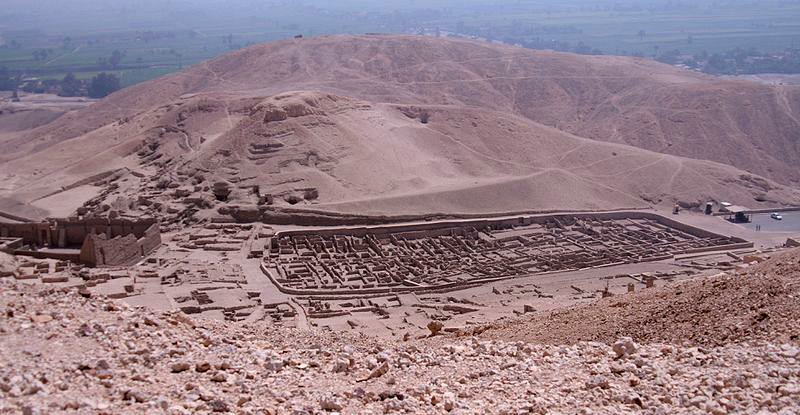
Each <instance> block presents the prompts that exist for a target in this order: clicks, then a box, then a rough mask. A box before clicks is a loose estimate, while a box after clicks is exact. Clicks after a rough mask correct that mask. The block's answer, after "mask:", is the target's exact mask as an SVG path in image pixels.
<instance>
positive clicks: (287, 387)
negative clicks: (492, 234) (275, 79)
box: [0, 281, 800, 414]
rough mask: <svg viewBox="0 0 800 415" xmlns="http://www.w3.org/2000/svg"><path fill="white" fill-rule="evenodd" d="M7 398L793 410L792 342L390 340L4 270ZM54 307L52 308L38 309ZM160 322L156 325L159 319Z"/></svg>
mask: <svg viewBox="0 0 800 415" xmlns="http://www.w3.org/2000/svg"><path fill="white" fill-rule="evenodd" d="M0 284H2V286H0V288H2V289H1V290H0V310H1V311H2V315H3V319H2V320H0V413H20V412H21V413H31V414H38V413H58V412H65V411H73V412H76V413H93V414H102V413H105V414H112V413H167V414H193V413H237V414H261V413H268V414H275V413H280V414H283V413H288V414H314V413H335V412H336V413H358V414H381V413H459V414H472V413H481V414H484V413H485V414H518V413H533V414H544V413H592V414H620V413H646V414H673V413H708V414H729V413H747V414H753V413H779V414H793V413H797V412H796V411H797V408H798V407H800V347H798V346H797V345H796V344H772V343H769V342H763V341H758V342H753V343H743V344H729V345H725V346H722V347H688V346H677V345H669V344H644V345H637V344H636V343H634V341H633V340H631V339H630V338H621V339H619V341H618V342H615V343H613V344H612V345H611V346H609V345H607V344H603V343H597V342H582V343H577V344H574V345H569V346H559V345H542V344H531V343H523V342H503V341H489V340H479V339H477V338H472V337H446V336H436V337H435V338H430V339H421V340H418V341H412V342H398V343H386V342H379V341H377V340H374V339H371V338H369V337H363V336H356V335H350V334H346V333H336V332H332V333H331V332H310V331H299V330H295V329H280V330H275V328H274V327H270V326H260V325H257V324H255V325H240V326H238V325H226V324H225V323H224V322H218V321H206V320H192V319H189V318H188V317H186V316H185V315H182V314H180V313H162V314H154V313H152V312H150V311H148V310H146V309H137V308H131V307H129V306H127V305H126V304H124V303H111V302H110V301H109V300H105V299H101V298H89V299H87V298H84V297H83V296H81V295H80V294H79V293H78V292H76V291H73V292H67V293H64V292H60V291H56V290H43V289H41V288H36V287H27V286H22V285H17V284H15V283H13V282H5V281H4V282H0ZM42 315H47V316H50V317H51V318H52V319H50V320H48V319H41V318H36V319H31V317H32V316H42ZM153 323H156V324H153Z"/></svg>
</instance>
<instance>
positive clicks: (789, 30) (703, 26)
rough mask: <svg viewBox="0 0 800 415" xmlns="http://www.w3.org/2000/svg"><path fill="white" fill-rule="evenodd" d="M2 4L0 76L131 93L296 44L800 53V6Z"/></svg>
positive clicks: (507, 0)
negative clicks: (469, 39) (302, 40)
mask: <svg viewBox="0 0 800 415" xmlns="http://www.w3.org/2000/svg"><path fill="white" fill-rule="evenodd" d="M4 3H7V4H4V10H2V11H0V67H7V68H9V69H11V70H14V71H18V72H20V73H22V74H24V75H25V76H33V77H39V78H41V79H59V78H61V77H63V76H64V75H65V74H66V73H67V72H73V73H75V74H76V75H77V76H78V77H79V78H84V79H85V78H89V77H91V76H93V75H95V74H96V73H98V72H103V71H105V72H114V73H116V74H117V75H118V76H120V79H121V81H122V85H123V86H127V85H132V84H135V83H137V82H142V81H144V80H147V79H152V78H154V77H157V76H161V75H164V74H167V73H170V72H173V71H176V70H179V69H180V68H182V67H186V66H188V65H192V64H195V63H198V62H200V61H202V60H205V59H209V58H212V57H214V56H218V55H220V54H223V53H226V52H228V51H230V50H233V49H237V48H241V47H245V46H248V45H251V44H255V43H260V42H268V41H274V40H278V39H284V38H288V37H292V36H294V35H296V34H303V35H305V36H316V35H321V34H331V33H366V32H382V33H435V32H450V33H460V34H464V35H470V36H478V37H484V38H487V39H492V40H502V41H508V42H515V43H523V44H528V45H531V44H532V45H534V46H533V47H536V45H540V46H541V47H551V45H559V44H560V45H565V44H568V45H570V47H574V46H576V45H579V44H582V45H584V46H585V47H586V48H588V49H592V50H595V51H598V52H602V53H603V54H628V55H631V54H638V55H642V56H654V55H657V54H658V53H659V52H662V51H667V50H670V51H671V50H674V49H678V50H680V51H681V53H685V54H697V53H701V52H703V51H706V52H708V53H711V54H713V53H717V52H724V51H727V50H731V49H734V48H745V49H747V48H756V49H758V50H760V51H780V50H784V49H787V48H797V47H800V1H789V0H781V1H778V0H776V1H771V0H764V1H758V2H754V1H750V0H727V1H694V2H684V1H679V0H658V1H655V0H652V1H651V0H618V1H583V0H568V1H558V2H556V1H541V0H538V1H537V0H528V1H525V0H497V1H492V2H483V1H477V0H463V1H453V0H430V1H422V0H396V1H383V2H377V1H366V0H349V1H347V0H344V1H325V0H308V1H302V2H293V1H258V0H233V1H222V0H205V1H188V0H173V1H167V2H164V1H157V0H142V1H136V2H133V1H115V2H107V3H102V2H100V3H99V2H95V1H88V0H72V1H70V2H63V1H57V0H37V1H36V2H29V1H24V0H5V1H4ZM65 3H68V4H65ZM65 39H68V40H65ZM553 48H556V49H559V48H560V47H553ZM562 49H563V48H562ZM115 50H118V51H121V52H124V54H125V56H124V58H123V59H122V60H121V61H120V62H119V63H118V64H117V65H109V64H102V63H99V62H98V60H99V59H100V60H102V59H108V58H109V57H110V56H111V54H112V52H113V51H115ZM566 50H570V49H566ZM42 51H47V52H46V56H45V57H44V58H42V57H41V56H38V59H37V58H35V57H34V55H35V54H41V53H43V52H42Z"/></svg>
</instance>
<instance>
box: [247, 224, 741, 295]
mask: <svg viewBox="0 0 800 415" xmlns="http://www.w3.org/2000/svg"><path fill="white" fill-rule="evenodd" d="M751 246H752V243H750V242H747V241H744V240H742V239H738V238H731V237H725V236H721V235H717V234H713V233H711V232H707V231H703V230H701V229H697V228H693V227H690V226H687V225H685V224H681V223H679V222H675V221H671V220H669V219H666V218H663V217H661V216H658V215H654V214H649V213H642V212H640V213H627V216H624V215H620V214H614V213H609V214H595V215H559V216H540V217H535V216H534V217H520V218H514V219H507V220H480V221H463V222H452V223H444V224H441V223H440V224H424V225H413V226H387V227H380V228H356V229H337V230H325V231H314V232H305V231H290V232H282V233H279V234H278V235H277V236H276V237H274V238H273V239H272V242H271V246H270V249H269V252H268V254H267V255H266V257H265V262H264V263H263V264H262V265H263V266H262V270H263V271H264V272H265V273H266V274H267V275H268V276H269V277H270V278H271V279H272V280H273V281H274V282H275V283H276V285H277V286H278V287H279V288H280V289H281V290H282V291H284V292H287V293H291V294H301V295H331V294H336V295H341V294H381V293H391V292H407V291H426V290H450V289H460V288H465V287H467V286H472V285H476V284H483V283H487V282H491V281H497V280H501V279H507V278H513V277H519V276H527V275H534V274H541V273H548V272H557V271H568V270H577V269H585V268H591V267H601V266H610V265H616V264H625V263H636V262H644V261H656V260H662V259H667V258H671V257H673V256H674V255H678V254H687V253H696V252H703V251H708V250H719V249H734V248H742V247H751Z"/></svg>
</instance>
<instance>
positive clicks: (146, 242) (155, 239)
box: [80, 224, 161, 266]
mask: <svg viewBox="0 0 800 415" xmlns="http://www.w3.org/2000/svg"><path fill="white" fill-rule="evenodd" d="M160 245H161V232H160V231H159V227H158V224H153V225H150V227H148V228H147V229H146V230H145V231H144V232H143V233H142V236H141V237H140V238H137V237H136V236H135V234H134V233H128V234H126V235H124V236H116V237H114V238H109V237H108V236H106V235H105V234H102V233H100V234H89V235H87V236H86V239H85V240H84V241H83V245H82V246H81V254H80V262H81V263H84V264H87V265H91V266H119V265H130V264H134V263H136V262H138V261H139V260H140V259H141V258H144V257H145V256H147V255H149V254H150V253H151V252H153V251H154V250H155V249H156V248H158V247H159V246H160Z"/></svg>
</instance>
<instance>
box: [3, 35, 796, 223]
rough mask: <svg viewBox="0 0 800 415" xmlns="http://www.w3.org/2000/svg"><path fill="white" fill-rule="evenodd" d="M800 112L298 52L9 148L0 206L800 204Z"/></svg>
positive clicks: (469, 49)
mask: <svg viewBox="0 0 800 415" xmlns="http://www.w3.org/2000/svg"><path fill="white" fill-rule="evenodd" d="M798 108H800V93H798V89H797V88H792V87H773V86H767V85H761V84H756V83H748V82H735V81H723V80H717V79H714V78H710V77H707V76H704V75H700V74H696V73H693V72H688V71H683V70H679V69H676V68H673V67H670V66H666V65H661V64H658V63H654V62H649V61H645V60H637V59H629V58H619V57H589V56H578V55H570V54H561V53H554V52H545V51H533V50H526V49H522V48H516V47H510V46H503V45H495V44H486V43H480V42H473V41H466V40H454V39H441V38H431V37H414V36H332V37H322V38H316V39H295V40H289V41H282V42H276V43H272V44H266V45H259V46H254V47H251V48H247V49H244V50H241V51H237V52H233V53H231V54H228V55H225V56H222V57H219V58H217V59H214V60H211V61H208V62H205V63H203V64H200V65H197V66H195V67H192V68H189V69H187V70H186V71H184V72H181V73H178V74H174V75H170V76H166V77H164V78H161V79H157V80H154V81H151V82H147V83H144V84H141V85H137V86H134V87H131V88H128V89H125V90H123V91H120V92H118V93H116V94H113V95H112V96H110V97H108V98H106V99H104V100H102V101H101V102H98V103H96V104H94V105H92V106H90V107H88V108H86V109H83V110H80V111H75V112H71V113H69V114H67V115H65V116H62V117H60V118H59V119H57V120H55V121H53V122H51V123H48V124H47V125H44V126H42V127H39V128H36V129H33V130H30V131H26V132H20V133H17V134H13V135H10V136H9V135H6V136H3V139H2V141H0V154H2V156H0V161H3V162H2V164H0V178H2V179H3V183H4V185H3V188H2V189H0V204H2V205H3V206H7V207H8V208H7V209H6V211H8V210H13V211H14V212H11V213H17V214H19V213H20V212H23V211H25V212H40V211H45V213H40V215H41V214H46V213H49V214H51V215H55V214H56V213H63V214H68V213H69V211H71V210H74V209H75V208H77V207H78V206H80V205H81V204H83V203H84V202H86V201H87V200H89V203H88V204H87V208H88V210H95V211H97V212H98V213H100V212H106V211H110V210H114V211H118V212H121V213H125V212H128V211H130V212H137V213H141V212H147V213H150V214H154V215H160V216H170V215H171V216H172V217H175V216H179V217H187V216H191V215H193V214H194V212H196V211H198V210H203V209H209V208H214V207H217V205H218V204H219V201H218V200H216V199H220V198H219V197H217V195H218V194H220V193H222V194H224V197H223V199H225V200H226V201H230V202H235V203H237V204H242V205H256V204H257V203H259V202H261V203H266V204H269V202H268V201H267V200H266V199H272V200H270V201H271V202H274V205H275V206H284V207H295V208H306V209H308V208H312V209H314V210H322V211H330V212H336V213H344V214H352V213H360V214H370V215H401V214H406V215H424V214H431V213H450V214H477V213H501V212H514V211H533V210H554V209H558V210H585V209H613V208H638V207H647V206H651V205H658V204H664V205H666V204H672V203H675V202H680V203H682V204H683V205H685V206H687V207H690V206H697V205H698V204H699V203H700V202H703V201H705V200H709V199H714V200H728V201H732V202H735V203H741V204H747V205H754V204H755V205H760V204H763V205H764V206H773V205H781V204H796V203H798V201H800V193H798V191H797V189H796V187H797V180H798V179H800V170H799V169H798V168H797V166H796V163H795V161H796V160H798V159H800V144H798V143H800V141H799V140H798V136H797V134H798V131H800V129H798V122H797V114H798ZM709 160H710V161H709ZM215 186H216V189H217V190H216V193H217V195H215ZM565 188H569V189H570V191H569V192H565V191H564V189H565ZM167 189H169V191H170V192H169V195H168V196H167V197H164V193H165V192H164V191H165V190H167ZM149 195H152V197H151V196H149ZM267 196H268V197H267ZM265 197H266V199H265ZM756 200H757V202H756ZM53 206H59V207H60V208H59V209H57V210H54V208H53ZM12 208H13V209H12Z"/></svg>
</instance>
